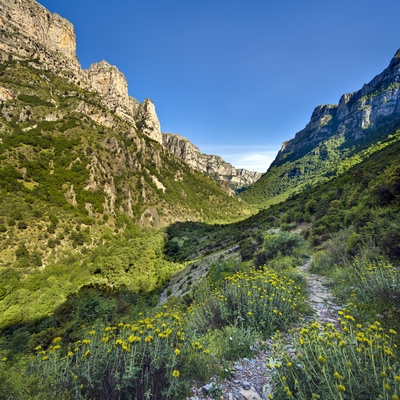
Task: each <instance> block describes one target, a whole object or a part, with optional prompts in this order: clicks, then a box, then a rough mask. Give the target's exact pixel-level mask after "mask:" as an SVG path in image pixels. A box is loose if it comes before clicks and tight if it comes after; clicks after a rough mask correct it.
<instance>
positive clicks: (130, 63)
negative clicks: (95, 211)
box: [39, 0, 400, 172]
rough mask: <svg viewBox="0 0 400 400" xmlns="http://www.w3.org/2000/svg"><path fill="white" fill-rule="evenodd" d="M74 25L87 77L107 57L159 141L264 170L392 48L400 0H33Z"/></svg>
mask: <svg viewBox="0 0 400 400" xmlns="http://www.w3.org/2000/svg"><path fill="white" fill-rule="evenodd" d="M39 3H41V4H42V5H44V6H45V7H46V8H47V9H49V10H50V11H51V12H57V13H58V14H60V15H61V16H62V17H64V18H67V19H68V20H69V21H71V22H72V23H73V24H74V27H75V34H76V37H77V54H78V58H79V60H80V62H81V65H82V67H83V68H89V66H90V64H92V63H94V62H99V61H101V60H103V59H104V60H106V61H108V62H109V63H110V64H112V65H116V66H117V67H118V69H119V70H120V71H122V72H123V73H124V74H125V76H126V78H127V81H128V91H129V95H130V96H133V97H135V98H136V99H137V100H139V101H140V102H142V101H143V100H144V99H146V98H150V99H151V100H152V101H153V102H154V104H155V106H156V111H157V115H158V117H159V120H160V123H161V130H162V131H163V132H170V133H178V134H180V135H182V136H185V137H187V138H188V139H189V140H190V141H192V142H193V143H194V144H195V145H196V146H198V147H199V148H200V150H201V151H202V152H205V153H208V154H218V155H220V156H222V157H223V158H224V159H225V160H226V161H228V162H231V163H232V164H233V165H234V166H236V167H239V168H247V169H251V170H258V171H260V172H265V171H266V169H267V167H268V165H269V163H270V162H271V161H272V160H273V159H274V158H275V155H276V153H277V152H278V151H279V149H280V147H281V144H282V142H283V141H284V140H288V139H291V138H292V137H294V135H295V134H296V132H298V131H299V130H301V129H303V128H304V127H305V125H306V124H307V122H308V121H309V119H310V117H311V114H312V111H313V109H314V108H315V107H316V106H318V105H320V104H337V103H338V102H339V99H340V96H341V95H342V94H343V93H348V92H353V91H356V90H358V89H360V88H361V87H362V85H363V84H364V83H367V82H369V81H370V80H371V79H372V78H373V77H374V76H375V75H377V74H378V73H380V72H382V70H383V69H384V68H386V67H387V66H388V65H389V62H390V60H391V58H392V57H393V55H394V54H395V52H396V51H397V49H398V48H400V30H399V22H398V21H399V15H400V1H399V0H379V1H378V0H376V1H370V0H362V1H359V0H336V1H324V0H318V1H316V0H302V1H299V0H282V1H279V0H274V1H270V0H201V1H196V0H118V1H108V0H107V1H106V0H96V1H95V0H68V1H59V0H39Z"/></svg>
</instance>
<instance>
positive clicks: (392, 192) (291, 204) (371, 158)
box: [167, 130, 400, 262]
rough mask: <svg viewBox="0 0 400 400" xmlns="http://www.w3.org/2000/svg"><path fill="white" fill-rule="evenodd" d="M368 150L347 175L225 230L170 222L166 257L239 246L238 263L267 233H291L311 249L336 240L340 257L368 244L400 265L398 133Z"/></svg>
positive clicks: (249, 255) (253, 251)
mask: <svg viewBox="0 0 400 400" xmlns="http://www.w3.org/2000/svg"><path fill="white" fill-rule="evenodd" d="M371 148H372V149H375V150H376V151H371V152H370V154H368V152H367V151H365V152H364V153H361V154H358V155H354V159H356V158H358V160H361V159H364V161H359V162H358V163H357V164H356V165H354V166H353V167H349V169H348V170H347V171H346V172H343V173H341V174H340V175H338V176H336V177H334V178H331V180H329V181H327V182H325V183H323V184H320V185H317V186H315V187H313V188H309V189H307V190H304V191H302V192H301V193H299V194H296V195H293V196H291V197H290V198H289V199H287V200H286V201H283V202H281V203H280V204H275V205H272V206H270V207H269V208H268V209H265V210H262V211H259V212H258V214H256V215H254V216H252V217H250V218H248V219H246V220H243V221H240V222H237V223H234V224H230V225H226V226H223V225H217V226H210V225H206V224H199V223H195V222H192V223H175V224H173V225H172V226H171V227H170V228H168V233H169V238H170V240H169V243H168V245H167V249H168V251H169V254H171V255H172V256H174V257H175V259H177V260H178V259H179V260H184V259H187V258H191V257H196V256H197V255H200V254H209V253H212V252H216V251H219V250H222V249H227V248H229V247H233V246H234V245H235V244H239V245H240V252H241V254H242V259H243V256H244V259H245V260H250V259H252V258H253V257H254V256H255V254H257V252H258V251H260V249H261V247H262V243H263V238H264V236H265V235H266V234H267V233H268V231H270V230H276V229H280V230H284V231H285V230H286V231H291V230H294V229H296V230H297V231H300V230H301V232H302V235H303V236H304V237H305V238H307V239H308V240H309V241H310V243H311V244H312V245H313V246H321V245H323V244H324V243H330V241H332V240H333V241H334V242H335V243H336V240H337V241H338V242H339V243H341V247H340V248H341V250H342V254H341V256H342V257H344V258H346V257H347V258H351V257H352V256H354V255H356V254H357V253H358V252H360V251H361V250H362V249H363V248H369V247H370V246H372V247H373V249H374V251H376V252H377V253H379V254H382V255H385V256H387V257H390V258H391V259H392V260H393V261H396V262H398V261H400V251H399V245H398V244H399V241H400V223H399V220H398V215H399V212H400V203H399V201H400V200H399V199H400V197H399V196H400V192H399V182H400V169H399V165H400V130H396V131H393V132H391V133H390V134H389V135H388V137H387V140H386V141H382V142H381V143H377V144H375V145H374V146H373V147H371ZM378 148H380V149H378ZM196 238H201V239H199V240H196Z"/></svg>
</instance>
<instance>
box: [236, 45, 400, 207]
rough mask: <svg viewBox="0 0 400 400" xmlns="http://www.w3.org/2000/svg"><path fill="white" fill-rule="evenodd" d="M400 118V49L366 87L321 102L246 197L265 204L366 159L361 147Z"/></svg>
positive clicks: (380, 136) (252, 201) (378, 137)
mask: <svg viewBox="0 0 400 400" xmlns="http://www.w3.org/2000/svg"><path fill="white" fill-rule="evenodd" d="M399 123H400V50H398V51H397V52H396V54H395V56H394V57H393V59H392V60H391V62H390V64H389V66H388V67H387V68H386V69H385V70H384V71H383V72H382V73H381V74H379V75H377V76H376V77H375V78H373V79H372V80H371V82H369V83H367V84H365V85H364V86H363V87H362V89H360V90H358V91H356V92H354V93H348V94H344V95H343V96H342V97H341V99H340V101H339V104H338V105H322V106H318V107H316V108H315V110H314V112H313V114H312V116H311V120H310V122H309V123H308V124H307V125H306V127H305V128H304V129H303V130H301V131H300V132H298V133H297V134H296V136H295V137H294V138H293V139H291V140H289V141H287V142H284V143H283V144H282V148H281V150H280V151H279V153H278V155H277V156H276V158H275V160H274V162H273V163H272V164H271V166H270V168H269V169H268V171H267V173H266V174H264V175H263V176H262V177H261V178H260V180H259V181H258V182H257V183H256V184H254V185H253V186H252V187H251V188H250V189H248V190H247V191H246V192H244V193H243V194H242V195H241V197H242V198H243V199H244V200H246V201H248V202H249V203H252V204H257V205H258V206H261V207H263V206H266V205H269V204H272V203H276V202H279V201H282V200H284V199H285V198H287V197H288V196H290V195H291V194H294V193H298V192H301V191H302V190H304V189H305V188H307V187H309V186H313V185H315V184H317V183H321V182H324V181H326V180H328V179H330V177H332V176H335V175H336V174H337V173H339V172H343V171H344V170H346V168H348V167H350V166H351V165H354V164H355V163H357V162H359V161H361V159H360V157H358V155H359V154H361V153H360V152H362V151H363V150H364V151H366V149H367V148H370V146H373V145H374V144H376V143H377V142H378V141H380V140H381V139H384V138H385V137H386V136H387V134H388V132H389V131H391V130H393V129H394V128H396V127H397V126H398V125H399ZM378 147H379V146H378ZM371 149H372V148H371Z"/></svg>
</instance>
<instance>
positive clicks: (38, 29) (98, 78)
mask: <svg viewBox="0 0 400 400" xmlns="http://www.w3.org/2000/svg"><path fill="white" fill-rule="evenodd" d="M0 30H1V36H0V60H5V59H9V58H10V57H11V58H13V59H16V60H26V59H30V60H37V62H38V63H43V64H44V65H45V67H46V68H48V69H51V70H53V71H55V72H56V73H59V74H62V75H63V77H65V78H66V79H68V80H69V81H70V82H72V83H75V84H79V85H80V86H81V87H83V88H85V89H89V90H92V91H94V92H96V93H98V94H100V95H101V96H102V97H103V99H104V102H103V104H102V106H103V107H105V108H107V109H109V110H110V111H112V112H114V113H115V114H116V115H118V116H119V117H121V118H122V119H124V120H126V121H129V122H130V123H131V124H132V126H133V127H135V128H136V127H137V126H138V125H139V126H140V127H141V128H143V130H142V131H143V133H144V134H146V135H148V136H150V137H151V138H152V139H154V140H156V141H158V142H159V143H161V142H162V138H161V129H160V123H159V121H158V118H157V114H156V112H155V107H154V104H153V103H152V102H151V100H150V99H146V100H145V101H144V102H143V103H142V104H140V103H139V102H138V101H137V100H136V99H134V98H133V97H130V96H129V95H128V83H127V81H126V78H125V76H124V74H123V73H122V72H120V71H119V70H118V68H117V67H115V66H112V65H110V64H109V63H107V62H106V61H104V60H103V61H101V62H99V63H94V64H92V65H91V66H90V68H89V69H88V70H82V69H81V66H80V63H79V60H78V57H77V56H76V39H75V33H74V27H73V25H72V24H71V23H70V22H69V21H68V20H66V19H65V18H62V17H60V16H59V15H58V14H56V13H54V14H52V13H50V12H49V11H48V10H47V9H46V8H45V7H43V6H42V5H40V4H39V3H37V2H36V1H34V0H1V1H0ZM79 112H82V113H84V114H86V115H88V116H90V118H91V119H93V120H94V121H96V122H97V123H104V124H105V125H106V126H109V121H104V118H102V117H101V116H98V115H96V116H94V115H93V113H92V112H93V110H92V109H90V107H87V106H84V105H81V107H80V108H79Z"/></svg>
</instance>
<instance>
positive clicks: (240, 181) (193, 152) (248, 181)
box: [162, 133, 261, 191]
mask: <svg viewBox="0 0 400 400" xmlns="http://www.w3.org/2000/svg"><path fill="white" fill-rule="evenodd" d="M162 139H163V144H164V147H165V148H166V149H168V151H170V152H171V153H172V154H174V155H175V156H177V157H179V158H181V159H182V160H184V161H185V162H186V163H187V164H189V165H190V166H191V167H192V168H193V169H195V170H197V171H200V172H203V173H204V174H206V175H208V176H210V177H211V178H213V179H215V180H216V181H218V182H219V181H225V182H228V183H229V184H230V186H231V188H232V189H233V190H234V191H238V190H240V189H243V188H246V187H249V186H250V185H252V184H253V183H254V182H256V181H257V180H258V179H259V178H260V177H261V174H260V173H259V172H255V171H248V170H246V169H239V168H235V167H234V166H233V165H232V164H229V163H227V162H226V161H224V160H223V159H222V158H221V157H219V156H215V155H209V154H204V153H201V152H200V150H199V149H198V147H196V146H195V145H194V144H193V143H191V142H190V141H189V140H188V139H186V138H184V137H183V136H180V135H177V134H172V133H163V134H162Z"/></svg>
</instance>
